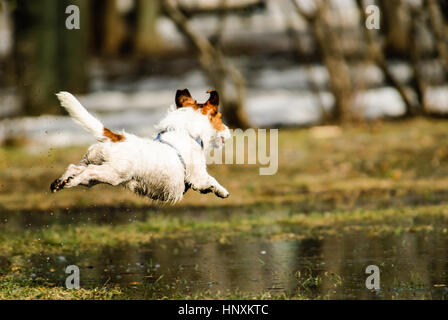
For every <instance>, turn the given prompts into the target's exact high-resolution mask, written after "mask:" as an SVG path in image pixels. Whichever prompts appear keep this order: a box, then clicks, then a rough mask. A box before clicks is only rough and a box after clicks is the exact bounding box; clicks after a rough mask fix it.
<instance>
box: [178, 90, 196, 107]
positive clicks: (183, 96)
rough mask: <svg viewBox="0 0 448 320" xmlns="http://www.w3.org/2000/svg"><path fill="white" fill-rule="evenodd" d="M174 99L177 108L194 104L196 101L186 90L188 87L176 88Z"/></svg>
mask: <svg viewBox="0 0 448 320" xmlns="http://www.w3.org/2000/svg"><path fill="white" fill-rule="evenodd" d="M175 100H176V106H177V108H182V107H185V106H193V105H195V104H196V101H195V100H194V99H193V98H192V97H191V94H190V91H188V89H183V90H177V91H176V98H175Z"/></svg>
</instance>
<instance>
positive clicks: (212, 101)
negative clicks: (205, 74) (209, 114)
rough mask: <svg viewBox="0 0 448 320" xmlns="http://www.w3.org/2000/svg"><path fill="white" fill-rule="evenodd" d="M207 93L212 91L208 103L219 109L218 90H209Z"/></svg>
mask: <svg viewBox="0 0 448 320" xmlns="http://www.w3.org/2000/svg"><path fill="white" fill-rule="evenodd" d="M207 93H210V98H208V100H207V102H206V104H208V105H211V106H213V107H214V108H215V109H216V110H218V105H219V95H218V92H217V91H216V90H208V91H207Z"/></svg>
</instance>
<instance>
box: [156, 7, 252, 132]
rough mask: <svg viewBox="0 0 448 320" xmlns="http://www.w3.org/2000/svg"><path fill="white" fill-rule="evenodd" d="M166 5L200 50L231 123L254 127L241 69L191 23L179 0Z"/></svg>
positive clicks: (207, 72)
mask: <svg viewBox="0 0 448 320" xmlns="http://www.w3.org/2000/svg"><path fill="white" fill-rule="evenodd" d="M162 7H163V9H164V11H165V13H166V14H167V16H168V17H169V18H170V19H171V20H172V21H173V22H174V23H175V24H176V26H177V28H178V29H179V31H180V32H181V33H182V34H183V35H184V36H185V38H186V39H187V40H188V41H189V42H190V44H192V45H193V46H194V47H195V48H196V49H197V50H198V51H199V54H200V57H199V62H200V63H201V66H202V68H203V69H204V71H205V73H206V74H207V76H208V78H209V79H210V81H211V82H212V83H213V85H214V86H215V88H216V90H218V91H219V93H220V96H221V97H222V99H221V100H222V107H223V115H224V117H225V118H226V121H227V122H228V124H229V125H230V126H232V127H239V128H243V129H244V128H248V127H250V126H251V125H250V122H249V120H248V118H247V115H246V113H245V112H244V109H243V106H244V98H245V87H246V84H245V79H244V77H243V75H242V74H241V72H240V71H239V70H238V69H237V68H236V67H235V66H234V65H233V64H231V63H230V62H229V61H227V60H226V59H225V57H224V55H223V53H222V51H220V50H219V49H217V48H216V47H215V46H213V45H212V44H211V43H210V41H209V40H208V39H207V38H206V37H204V36H202V35H201V34H200V33H198V32H196V31H195V30H194V29H193V28H192V27H191V25H190V24H189V22H188V19H187V18H186V16H185V15H184V14H183V13H182V12H181V11H180V10H179V8H178V7H177V3H176V2H175V1H173V0H163V1H162Z"/></svg>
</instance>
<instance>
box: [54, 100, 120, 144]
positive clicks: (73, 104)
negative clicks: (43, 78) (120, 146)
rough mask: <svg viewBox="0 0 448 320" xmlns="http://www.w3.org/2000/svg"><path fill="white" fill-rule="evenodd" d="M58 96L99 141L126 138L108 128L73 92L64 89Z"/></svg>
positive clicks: (76, 119) (74, 116)
mask: <svg viewBox="0 0 448 320" xmlns="http://www.w3.org/2000/svg"><path fill="white" fill-rule="evenodd" d="M56 96H57V97H58V99H59V101H60V102H61V105H62V106H63V107H64V108H65V109H66V110H67V112H68V113H69V114H70V116H71V117H72V118H73V120H75V122H77V123H78V124H80V125H81V126H82V127H83V128H84V129H86V130H87V131H89V132H90V133H92V134H93V136H94V137H95V139H97V140H98V141H101V142H104V141H106V140H107V139H109V140H110V141H112V142H119V141H123V140H124V139H125V137H124V135H122V134H118V133H115V132H113V131H111V130H109V129H107V128H106V127H105V126H104V125H103V124H102V123H101V122H100V121H99V120H98V119H97V118H95V117H94V116H92V115H91V114H90V113H89V112H88V111H87V110H86V109H85V108H84V107H83V106H82V104H81V103H80V102H79V101H78V99H76V98H75V97H74V96H73V95H72V94H71V93H69V92H65V91H62V92H59V93H57V94H56Z"/></svg>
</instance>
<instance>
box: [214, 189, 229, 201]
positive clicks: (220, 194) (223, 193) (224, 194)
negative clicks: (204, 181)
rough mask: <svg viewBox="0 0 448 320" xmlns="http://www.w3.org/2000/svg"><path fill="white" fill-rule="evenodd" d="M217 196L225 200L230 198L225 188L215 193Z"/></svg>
mask: <svg viewBox="0 0 448 320" xmlns="http://www.w3.org/2000/svg"><path fill="white" fill-rule="evenodd" d="M215 194H216V195H217V196H218V197H220V198H223V199H225V198H228V197H229V195H230V193H229V191H227V190H226V189H224V188H222V189H219V190H217V191H216V192H215Z"/></svg>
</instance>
